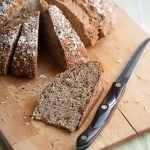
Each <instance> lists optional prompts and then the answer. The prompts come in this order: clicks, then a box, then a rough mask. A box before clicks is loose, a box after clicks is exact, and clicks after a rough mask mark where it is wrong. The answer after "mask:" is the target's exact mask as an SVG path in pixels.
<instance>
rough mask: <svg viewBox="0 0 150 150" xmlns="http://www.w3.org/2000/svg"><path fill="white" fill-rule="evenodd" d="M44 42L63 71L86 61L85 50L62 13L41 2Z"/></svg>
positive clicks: (55, 7)
mask: <svg viewBox="0 0 150 150" xmlns="http://www.w3.org/2000/svg"><path fill="white" fill-rule="evenodd" d="M40 2H41V7H42V12H43V13H42V14H43V17H44V24H45V26H44V29H45V37H46V38H45V41H46V44H47V46H48V49H49V51H50V52H51V54H52V56H53V57H54V58H55V59H56V60H57V62H58V63H59V65H60V66H61V67H62V68H63V69H64V70H65V69H69V68H71V67H74V66H76V65H77V64H81V63H85V62H87V61H88V55H87V50H86V48H85V46H84V44H83V42H82V41H81V40H80V37H79V36H78V35H77V33H76V31H75V30H74V29H73V28H72V26H71V24H70V22H69V21H68V20H67V19H66V17H65V16H64V15H63V13H62V11H61V10H60V9H59V8H58V7H57V6H55V5H48V4H47V3H46V2H45V1H44V0H41V1H40Z"/></svg>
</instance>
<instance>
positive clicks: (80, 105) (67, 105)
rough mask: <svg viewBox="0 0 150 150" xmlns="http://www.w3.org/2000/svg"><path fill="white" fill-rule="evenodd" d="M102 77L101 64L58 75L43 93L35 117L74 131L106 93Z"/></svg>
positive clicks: (73, 69)
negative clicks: (103, 93) (102, 94)
mask: <svg viewBox="0 0 150 150" xmlns="http://www.w3.org/2000/svg"><path fill="white" fill-rule="evenodd" d="M102 74H103V69H102V67H101V64H100V63H99V62H88V63H85V64H81V65H78V66H76V67H75V68H72V69H69V70H67V71H65V72H64V73H60V74H58V75H57V76H56V77H55V78H54V80H53V82H52V83H51V84H48V85H47V86H45V88H44V89H43V91H42V92H41V95H40V98H39V104H38V105H37V106H36V108H35V110H34V112H33V115H32V117H33V118H34V119H36V120H41V121H43V122H46V123H47V124H52V125H55V126H57V127H61V128H65V129H67V130H68V131H70V132H73V131H75V130H76V129H78V128H79V126H81V124H82V123H83V122H84V120H85V119H86V117H87V116H88V114H89V113H90V111H91V109H92V108H93V106H94V104H95V103H96V102H97V100H98V98H99V96H100V95H101V93H102V91H103V82H102Z"/></svg>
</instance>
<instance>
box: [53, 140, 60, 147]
mask: <svg viewBox="0 0 150 150" xmlns="http://www.w3.org/2000/svg"><path fill="white" fill-rule="evenodd" d="M59 141H60V140H59V139H56V140H55V141H53V142H52V143H51V145H52V147H53V149H55V144H56V143H57V142H59Z"/></svg>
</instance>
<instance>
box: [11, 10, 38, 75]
mask: <svg viewBox="0 0 150 150" xmlns="http://www.w3.org/2000/svg"><path fill="white" fill-rule="evenodd" d="M39 16H40V12H38V11H35V12H33V13H25V14H24V15H23V16H22V18H23V19H22V20H23V26H22V30H21V33H20V37H19V39H18V43H17V46H16V49H15V52H14V57H13V61H12V66H11V70H12V73H13V74H14V75H16V76H23V77H28V78H34V77H35V75H36V71H37V56H38V30H39Z"/></svg>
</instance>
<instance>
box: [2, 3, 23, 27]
mask: <svg viewBox="0 0 150 150" xmlns="http://www.w3.org/2000/svg"><path fill="white" fill-rule="evenodd" d="M24 3H25V0H0V27H2V26H3V25H4V24H5V23H6V21H7V20H8V19H9V18H10V17H11V16H12V15H14V14H15V13H16V12H17V11H19V10H21V8H22V7H23V5H24Z"/></svg>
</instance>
